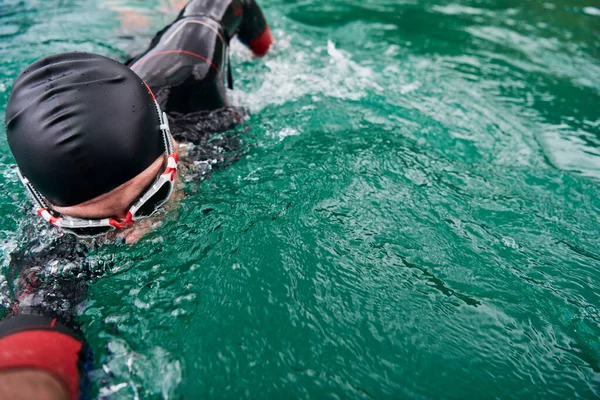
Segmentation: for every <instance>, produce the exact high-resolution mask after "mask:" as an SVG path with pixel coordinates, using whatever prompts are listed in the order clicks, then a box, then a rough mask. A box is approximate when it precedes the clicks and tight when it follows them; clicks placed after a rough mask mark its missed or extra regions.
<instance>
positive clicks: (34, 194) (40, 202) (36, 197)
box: [17, 168, 48, 210]
mask: <svg viewBox="0 0 600 400" xmlns="http://www.w3.org/2000/svg"><path fill="white" fill-rule="evenodd" d="M17 175H19V179H20V180H21V183H23V186H25V189H27V193H29V197H31V199H32V200H33V202H34V203H35V205H36V206H37V207H38V209H40V210H42V209H47V208H48V205H47V204H46V202H45V201H44V198H43V197H42V195H41V194H40V193H39V192H38V191H37V190H36V189H35V188H34V187H33V185H32V184H31V182H29V179H27V178H26V177H25V175H23V174H22V173H21V170H20V169H19V168H17Z"/></svg>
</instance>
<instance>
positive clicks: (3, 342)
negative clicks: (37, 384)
mask: <svg viewBox="0 0 600 400" xmlns="http://www.w3.org/2000/svg"><path fill="white" fill-rule="evenodd" d="M81 347H82V343H81V342H80V341H78V340H76V339H75V338H73V337H71V336H69V335H66V334H64V333H60V332H56V331H48V330H27V331H22V332H17V333H14V334H11V335H9V336H5V337H3V338H2V339H0V371H5V370H9V369H17V368H39V369H41V370H44V371H46V372H49V373H51V374H52V375H54V376H55V377H57V378H58V379H60V381H61V382H63V384H64V385H65V386H66V387H67V389H68V392H69V398H70V399H72V400H77V399H78V398H79V385H80V377H79V368H78V360H79V351H80V350H81Z"/></svg>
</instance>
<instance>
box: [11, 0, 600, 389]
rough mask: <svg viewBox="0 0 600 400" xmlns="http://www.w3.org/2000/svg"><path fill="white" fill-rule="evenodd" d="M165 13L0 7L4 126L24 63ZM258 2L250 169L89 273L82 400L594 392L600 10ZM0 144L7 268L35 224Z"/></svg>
mask: <svg viewBox="0 0 600 400" xmlns="http://www.w3.org/2000/svg"><path fill="white" fill-rule="evenodd" d="M165 4H166V2H164V1H163V2H159V1H157V0H153V1H141V0H140V1H134V0H129V1H117V0H112V1H101V0H97V1H92V0H78V1H76V0H60V1H59V0H27V1H24V0H3V1H0V113H1V114H2V115H3V114H4V109H5V106H6V102H7V100H8V97H9V93H10V89H11V85H12V80H13V79H14V78H15V76H16V75H17V74H18V73H19V71H20V70H21V69H23V68H24V67H25V66H26V65H28V64H29V63H30V62H32V61H34V60H36V59H37V58H39V57H41V56H44V55H48V54H51V53H56V52H61V51H71V50H78V51H90V52H96V53H100V54H103V55H107V56H110V57H113V58H116V59H119V60H125V59H126V58H127V56H128V55H130V54H132V53H134V52H135V51H136V50H141V49H142V48H143V47H144V46H145V45H146V44H147V43H148V40H149V39H150V38H151V36H152V35H153V33H154V31H156V30H158V29H159V28H160V27H161V26H162V25H163V24H165V23H167V22H168V21H169V20H171V19H172V18H173V16H174V12H172V11H171V12H170V13H169V12H165V11H164V9H165ZM260 4H261V6H262V7H263V9H264V11H265V14H266V16H267V17H268V19H269V21H270V24H271V27H272V30H273V33H274V37H275V40H276V43H275V45H274V47H273V49H272V52H271V53H270V54H269V55H268V56H267V57H265V58H264V59H260V60H255V59H253V58H252V56H251V55H250V53H249V52H248V51H247V50H245V49H244V48H243V46H242V45H241V44H239V43H237V42H235V43H233V54H232V61H233V64H234V69H233V73H234V75H235V82H236V90H235V91H234V93H232V97H233V98H234V99H235V101H236V102H237V103H238V104H240V105H242V106H245V107H247V108H249V110H250V113H251V116H250V118H249V120H248V121H247V122H246V123H245V124H244V125H243V126H241V127H239V128H237V131H239V132H240V134H242V135H243V137H244V148H246V153H245V154H244V155H243V156H242V157H241V159H240V160H239V161H238V162H236V163H234V164H233V165H231V166H228V167H227V168H223V169H221V170H218V171H216V172H215V173H214V174H213V175H212V176H211V177H210V178H209V179H207V180H204V181H202V182H200V183H188V184H187V186H186V191H187V193H188V196H187V197H186V198H185V199H184V200H183V202H182V204H181V205H180V206H179V211H178V213H177V215H171V216H169V217H168V218H167V221H166V223H164V224H163V225H162V226H161V227H159V228H158V229H156V230H155V231H153V232H152V233H151V234H149V235H147V236H146V237H144V238H143V239H142V240H141V241H140V242H138V243H137V244H135V245H133V246H123V245H120V246H119V245H108V246H104V247H101V248H100V249H98V250H96V251H95V252H94V253H93V254H92V255H91V256H90V260H91V261H92V263H93V264H97V265H100V264H102V263H103V262H105V260H112V261H113V264H112V265H113V266H112V267H111V268H110V270H109V271H106V273H105V274H104V276H103V277H102V278H101V279H99V280H97V281H96V282H94V283H93V284H92V285H91V286H90V290H89V294H88V299H87V301H86V302H85V303H84V304H83V305H82V306H81V309H80V314H79V318H78V319H79V322H80V323H81V326H82V329H83V331H84V332H85V334H86V337H87V339H88V341H89V342H90V343H91V345H92V347H93V349H94V352H95V367H94V371H93V374H92V380H93V393H94V397H97V396H105V397H108V398H111V399H129V398H139V399H158V398H169V399H181V398H182V399H200V398H230V399H238V398H256V399H282V398H290V399H296V398H298V399H308V398H311V399H402V398H411V399H480V398H486V399H487V398H489V399H491V398H494V399H509V398H522V399H532V398H540V399H541V398H543V399H565V398H582V399H592V398H598V397H599V396H600V3H598V2H597V1H594V0H587V1H571V2H567V1H554V2H553V1H547V2H544V1H526V2H521V1H516V0H499V1H490V0H480V1H475V0H473V1H461V2H458V1H457V2H447V1H444V0H439V1H425V0H408V1H391V0H368V1H358V0H344V1H342V0H333V1H327V2H324V1H319V0H301V1H283V0H263V1H262V2H261V3H260ZM119 9H121V10H123V9H132V10H136V11H137V12H138V13H140V14H142V15H144V16H145V17H146V18H147V25H145V26H142V27H139V28H135V29H134V28H127V29H125V28H122V27H121V25H120V19H119V14H118V13H117V11H116V10H119ZM0 130H1V132H0V133H1V135H0V162H1V163H2V174H0V185H1V186H2V189H3V190H2V194H1V195H0V241H1V243H2V249H3V252H2V258H1V259H0V262H1V263H2V264H1V266H2V268H3V269H2V271H4V273H6V267H7V265H8V262H9V259H10V258H9V257H10V252H11V251H12V250H14V249H15V248H16V247H17V246H18V243H20V242H22V241H23V239H22V238H21V236H20V235H21V233H20V232H21V231H20V229H21V228H20V227H21V225H22V224H23V221H26V222H29V223H31V221H33V219H34V216H33V215H30V214H29V213H28V214H27V216H24V215H25V214H24V213H23V203H24V202H26V201H27V199H26V196H25V193H24V191H23V189H22V188H21V186H20V183H19V182H18V180H17V178H16V175H15V172H14V169H13V166H14V159H13V158H12V156H11V155H10V151H9V149H8V145H7V142H6V136H5V134H4V133H5V131H4V127H3V126H2V127H1V128H0ZM27 211H29V209H27ZM2 285H6V279H5V278H3V279H2Z"/></svg>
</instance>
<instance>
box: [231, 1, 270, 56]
mask: <svg viewBox="0 0 600 400" xmlns="http://www.w3.org/2000/svg"><path fill="white" fill-rule="evenodd" d="M238 38H239V39H240V41H241V42H242V43H244V44H245V45H246V46H248V47H249V48H250V50H252V52H253V53H254V55H255V56H258V57H262V56H264V55H265V54H267V51H269V47H270V46H271V43H273V37H272V36H271V30H270V29H269V24H268V23H267V20H266V19H265V16H264V15H263V13H262V11H261V9H260V7H259V6H258V4H256V2H255V1H254V0H245V1H244V13H243V19H242V23H241V24H240V28H239V31H238Z"/></svg>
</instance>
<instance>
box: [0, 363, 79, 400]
mask: <svg viewBox="0 0 600 400" xmlns="http://www.w3.org/2000/svg"><path fill="white" fill-rule="evenodd" d="M68 398H69V397H68V395H67V390H66V389H65V387H64V385H63V384H62V383H61V381H60V380H59V379H57V378H56V377H55V376H54V375H52V374H50V373H48V372H46V371H44V370H41V369H36V368H27V369H15V370H10V371H2V372H0V399H12V400H29V399H36V400H67V399H68Z"/></svg>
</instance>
